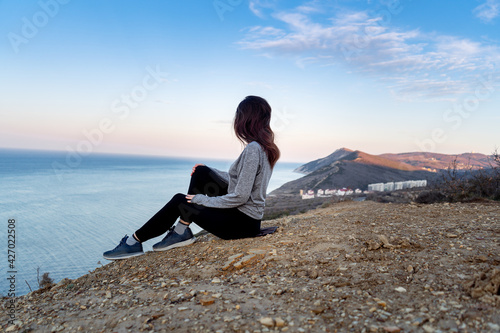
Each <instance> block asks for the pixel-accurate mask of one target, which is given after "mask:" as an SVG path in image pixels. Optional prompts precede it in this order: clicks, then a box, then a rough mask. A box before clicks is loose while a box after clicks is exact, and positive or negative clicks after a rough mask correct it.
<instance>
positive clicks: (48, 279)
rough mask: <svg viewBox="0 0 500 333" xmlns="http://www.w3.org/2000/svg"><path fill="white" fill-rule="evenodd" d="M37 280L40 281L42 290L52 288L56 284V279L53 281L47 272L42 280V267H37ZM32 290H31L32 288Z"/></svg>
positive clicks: (39, 284)
mask: <svg viewBox="0 0 500 333" xmlns="http://www.w3.org/2000/svg"><path fill="white" fill-rule="evenodd" d="M36 279H37V281H38V287H39V288H40V289H44V288H45V287H50V286H51V285H52V284H54V279H52V278H51V277H50V276H49V273H48V272H45V273H43V274H42V279H41V280H40V267H37V269H36ZM30 290H31V288H30Z"/></svg>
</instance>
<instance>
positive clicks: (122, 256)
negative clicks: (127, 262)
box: [102, 252, 145, 260]
mask: <svg viewBox="0 0 500 333" xmlns="http://www.w3.org/2000/svg"><path fill="white" fill-rule="evenodd" d="M143 254H145V253H144V252H142V253H130V254H124V255H121V256H116V257H106V256H102V257H103V258H104V259H106V260H120V259H127V258H132V257H138V256H142V255H143Z"/></svg>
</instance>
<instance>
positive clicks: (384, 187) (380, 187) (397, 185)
mask: <svg viewBox="0 0 500 333" xmlns="http://www.w3.org/2000/svg"><path fill="white" fill-rule="evenodd" d="M426 186H427V180H407V181H404V182H389V183H376V184H369V185H368V191H377V192H384V191H396V190H404V189H407V188H414V187H426Z"/></svg>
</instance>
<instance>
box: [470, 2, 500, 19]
mask: <svg viewBox="0 0 500 333" xmlns="http://www.w3.org/2000/svg"><path fill="white" fill-rule="evenodd" d="M472 13H473V14H474V15H476V17H477V18H479V19H480V20H481V21H483V22H485V23H490V22H491V21H493V19H495V18H496V17H497V16H498V15H499V14H500V3H499V1H498V0H486V2H485V3H483V4H481V5H479V6H477V7H476V8H474V10H473V11H472Z"/></svg>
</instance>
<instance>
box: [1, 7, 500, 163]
mask: <svg viewBox="0 0 500 333" xmlns="http://www.w3.org/2000/svg"><path fill="white" fill-rule="evenodd" d="M499 16H500V0H471V1H456V0H440V1H431V0H418V1H417V0H399V1H396V0H384V1H382V0H379V1H377V0H368V1H367V0H364V1H356V0H337V1H293V0H276V1H272V0H249V1H248V0H246V1H243V0H203V1H201V0H184V1H159V0H157V1H154V0H151V1H130V0H120V1H118V0H107V1H95V0H86V1H78V0H40V1H30V0H23V1H18V0H0V36H1V38H0V91H1V98H0V119H1V120H0V147H5V148H27V149H49V150H61V151H67V152H68V154H79V155H80V156H87V155H89V154H92V153H97V152H106V153H109V152H111V153H125V154H152V155H165V156H179V157H194V158H200V160H203V159H204V158H223V159H231V158H234V157H236V156H237V155H238V154H239V152H240V151H241V149H242V146H241V144H240V143H239V142H238V141H237V139H236V137H235V135H234V133H233V130H232V126H231V124H232V120H233V117H234V112H235V110H236V107H237V105H238V103H239V102H240V101H241V100H242V99H243V98H244V97H245V96H247V95H258V96H262V97H264V98H265V99H266V100H267V101H268V102H269V103H270V105H271V106H272V108H273V118H272V123H271V124H272V127H273V129H274V131H275V134H276V140H277V143H278V145H279V147H280V149H281V152H282V160H283V161H293V162H307V161H310V160H314V159H317V158H320V157H324V156H326V155H328V154H330V153H332V152H333V151H334V150H336V149H338V148H341V147H346V148H350V149H353V150H361V151H364V152H367V153H371V154H381V153H401V152H413V151H431V152H438V153H446V154H458V153H464V152H472V151H473V152H480V153H484V154H490V153H492V152H493V151H494V150H495V149H496V148H497V147H499V146H500V134H499V130H498V128H499V124H500V113H499V109H500V29H499V24H500V17H499Z"/></svg>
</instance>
